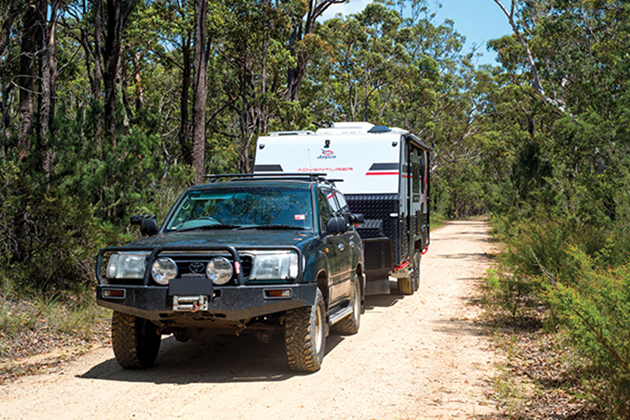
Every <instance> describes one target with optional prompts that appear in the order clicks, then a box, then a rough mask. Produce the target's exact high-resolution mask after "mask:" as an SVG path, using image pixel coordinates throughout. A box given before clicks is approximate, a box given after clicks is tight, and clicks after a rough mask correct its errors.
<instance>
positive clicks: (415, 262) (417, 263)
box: [411, 249, 422, 291]
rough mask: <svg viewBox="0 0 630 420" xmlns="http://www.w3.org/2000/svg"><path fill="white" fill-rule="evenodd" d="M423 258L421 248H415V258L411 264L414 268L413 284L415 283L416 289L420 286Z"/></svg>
mask: <svg viewBox="0 0 630 420" xmlns="http://www.w3.org/2000/svg"><path fill="white" fill-rule="evenodd" d="M421 258H422V254H421V253H420V250H418V249H414V250H413V258H412V260H411V264H412V268H413V274H412V276H413V284H414V288H413V290H414V291H418V289H419V288H420V274H421V271H420V259H421Z"/></svg>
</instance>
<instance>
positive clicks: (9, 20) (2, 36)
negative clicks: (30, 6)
mask: <svg viewBox="0 0 630 420" xmlns="http://www.w3.org/2000/svg"><path fill="white" fill-rule="evenodd" d="M20 3H21V2H20V1H19V0H11V5H10V6H9V13H7V17H6V19H5V20H4V22H3V23H2V30H0V56H1V55H2V54H4V50H5V49H6V48H7V45H9V40H10V39H11V28H12V27H13V22H15V19H17V17H18V16H19V15H20V13H22V5H21V4H20Z"/></svg>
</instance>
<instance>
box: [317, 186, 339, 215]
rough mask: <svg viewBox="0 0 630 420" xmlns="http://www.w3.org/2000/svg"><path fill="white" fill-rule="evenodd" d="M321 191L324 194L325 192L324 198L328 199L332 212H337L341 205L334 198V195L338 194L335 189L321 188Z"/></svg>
mask: <svg viewBox="0 0 630 420" xmlns="http://www.w3.org/2000/svg"><path fill="white" fill-rule="evenodd" d="M322 191H323V193H324V194H326V200H327V201H328V204H329V205H330V208H331V209H332V211H333V213H335V214H338V213H339V211H340V210H341V207H340V206H339V203H338V202H337V200H336V199H335V196H337V195H338V194H337V191H335V190H331V189H328V188H322Z"/></svg>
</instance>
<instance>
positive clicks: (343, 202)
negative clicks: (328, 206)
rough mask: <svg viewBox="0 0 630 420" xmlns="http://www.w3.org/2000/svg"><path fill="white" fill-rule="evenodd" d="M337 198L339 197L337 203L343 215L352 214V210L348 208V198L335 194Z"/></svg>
mask: <svg viewBox="0 0 630 420" xmlns="http://www.w3.org/2000/svg"><path fill="white" fill-rule="evenodd" d="M335 197H337V201H338V202H339V208H340V209H341V212H342V213H348V212H350V208H349V207H348V203H347V202H346V198H345V197H344V196H343V194H341V193H339V192H337V194H335Z"/></svg>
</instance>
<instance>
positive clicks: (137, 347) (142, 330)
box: [112, 311, 162, 369]
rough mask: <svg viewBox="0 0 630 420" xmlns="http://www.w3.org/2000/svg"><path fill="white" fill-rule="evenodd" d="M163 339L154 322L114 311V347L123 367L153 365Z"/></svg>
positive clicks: (141, 367) (137, 367) (118, 360)
mask: <svg viewBox="0 0 630 420" xmlns="http://www.w3.org/2000/svg"><path fill="white" fill-rule="evenodd" d="M161 340H162V338H161V336H160V334H158V329H157V326H156V325H155V324H154V323H153V322H151V321H149V320H148V319H144V318H139V317H137V316H133V315H128V314H123V313H121V312H117V311H114V314H113V315H112V347H113V348H114V355H115V356H116V361H117V362H118V364H119V365H120V366H121V367H122V368H123V369H146V368H148V367H150V366H151V365H153V363H154V362H155V359H156V358H157V355H158V352H159V351H160V342H161Z"/></svg>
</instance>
